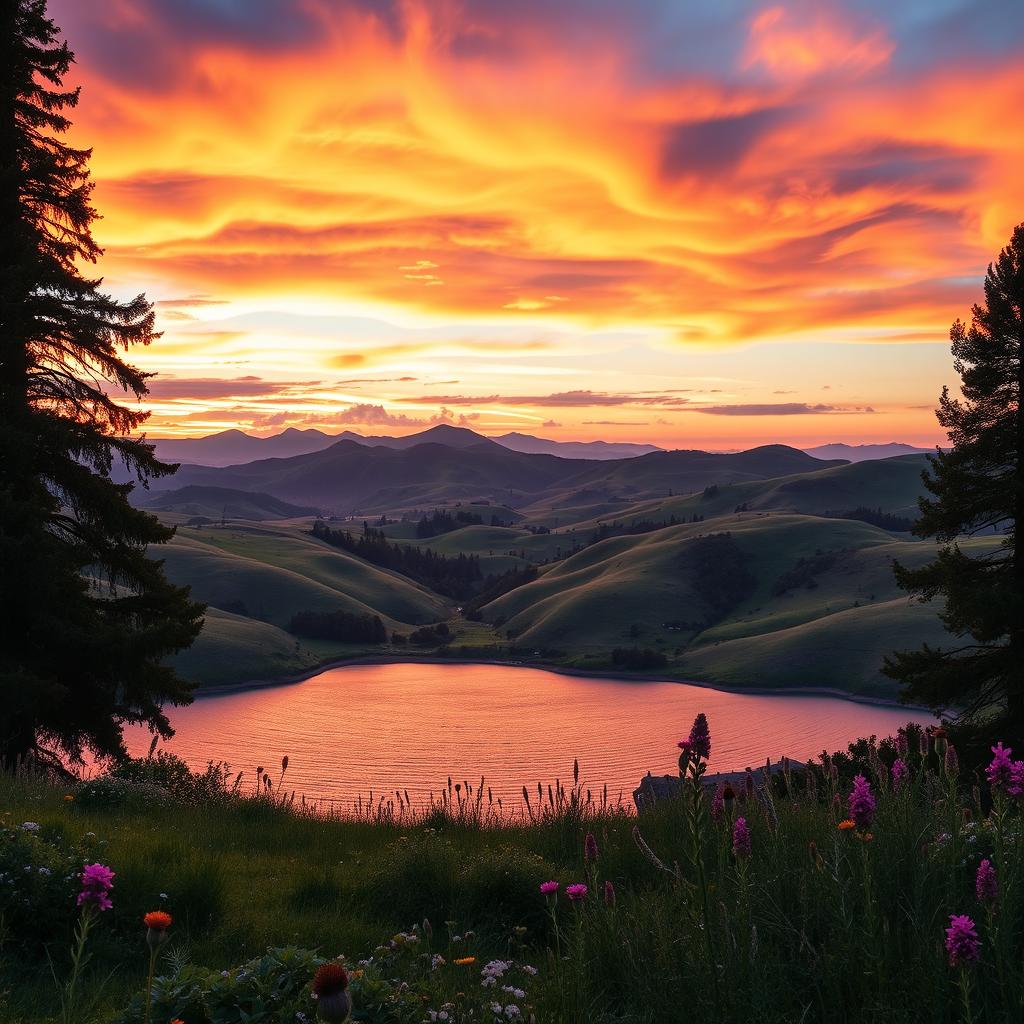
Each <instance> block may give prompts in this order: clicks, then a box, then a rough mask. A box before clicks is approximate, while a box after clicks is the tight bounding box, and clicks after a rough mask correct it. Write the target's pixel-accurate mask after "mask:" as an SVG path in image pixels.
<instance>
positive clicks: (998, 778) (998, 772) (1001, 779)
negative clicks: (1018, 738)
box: [985, 740, 1013, 789]
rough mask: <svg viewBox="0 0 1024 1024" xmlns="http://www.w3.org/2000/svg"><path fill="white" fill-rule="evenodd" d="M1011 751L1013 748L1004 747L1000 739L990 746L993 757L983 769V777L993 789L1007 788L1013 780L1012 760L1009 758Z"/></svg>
mask: <svg viewBox="0 0 1024 1024" xmlns="http://www.w3.org/2000/svg"><path fill="white" fill-rule="evenodd" d="M1012 753H1013V748H1012V747H1004V746H1003V741H1002V740H1000V741H999V742H998V743H997V744H996V745H995V746H994V747H993V748H992V754H993V757H992V761H991V763H990V764H989V766H988V767H987V768H986V769H985V777H986V778H987V779H988V784H989V785H990V786H991V787H992V788H993V789H1007V788H1008V787H1009V785H1010V783H1011V782H1012V781H1013V761H1011V760H1010V755H1011V754H1012Z"/></svg>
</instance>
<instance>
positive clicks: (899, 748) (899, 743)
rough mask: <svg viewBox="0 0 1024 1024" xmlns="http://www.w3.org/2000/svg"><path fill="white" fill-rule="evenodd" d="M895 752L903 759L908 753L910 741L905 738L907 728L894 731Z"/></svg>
mask: <svg viewBox="0 0 1024 1024" xmlns="http://www.w3.org/2000/svg"><path fill="white" fill-rule="evenodd" d="M896 753H897V754H899V756H900V757H901V758H902V759H903V760H904V761H905V760H906V759H907V755H908V754H909V753H910V742H909V741H908V740H907V730H906V729H900V731H899V732H898V733H896Z"/></svg>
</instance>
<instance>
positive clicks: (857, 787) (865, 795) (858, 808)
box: [846, 775, 875, 832]
mask: <svg viewBox="0 0 1024 1024" xmlns="http://www.w3.org/2000/svg"><path fill="white" fill-rule="evenodd" d="M846 803H847V806H848V807H849V809H850V817H851V818H853V821H854V824H855V825H856V826H857V829H858V830H859V831H861V832H866V831H867V830H868V829H869V828H871V822H873V821H874V820H875V797H874V794H873V793H872V792H871V783H870V782H868V780H867V779H865V778H864V776H863V775H857V776H855V777H854V780H853V791H852V792H851V793H850V796H849V798H848V799H847V801H846Z"/></svg>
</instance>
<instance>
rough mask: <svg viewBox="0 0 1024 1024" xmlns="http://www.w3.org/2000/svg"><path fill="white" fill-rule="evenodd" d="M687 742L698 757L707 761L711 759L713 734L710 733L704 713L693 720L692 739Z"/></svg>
mask: <svg viewBox="0 0 1024 1024" xmlns="http://www.w3.org/2000/svg"><path fill="white" fill-rule="evenodd" d="M687 742H688V743H689V744H690V749H691V750H692V751H693V753H695V754H696V755H697V756H698V757H703V758H704V760H705V761H707V760H709V759H710V757H711V733H710V732H709V731H708V720H707V716H706V715H704V713H703V712H702V713H701V714H699V715H698V716H697V717H696V718H695V719H694V720H693V728H692V729H690V738H689V740H688V741H687Z"/></svg>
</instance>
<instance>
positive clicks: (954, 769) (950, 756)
mask: <svg viewBox="0 0 1024 1024" xmlns="http://www.w3.org/2000/svg"><path fill="white" fill-rule="evenodd" d="M943 765H944V767H945V769H946V774H947V775H948V776H949V777H950V778H953V777H955V776H957V775H959V774H960V758H959V757H957V753H956V747H954V746H953V744H952V743H950V745H949V746H948V747H946V758H945V760H944V761H943Z"/></svg>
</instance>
